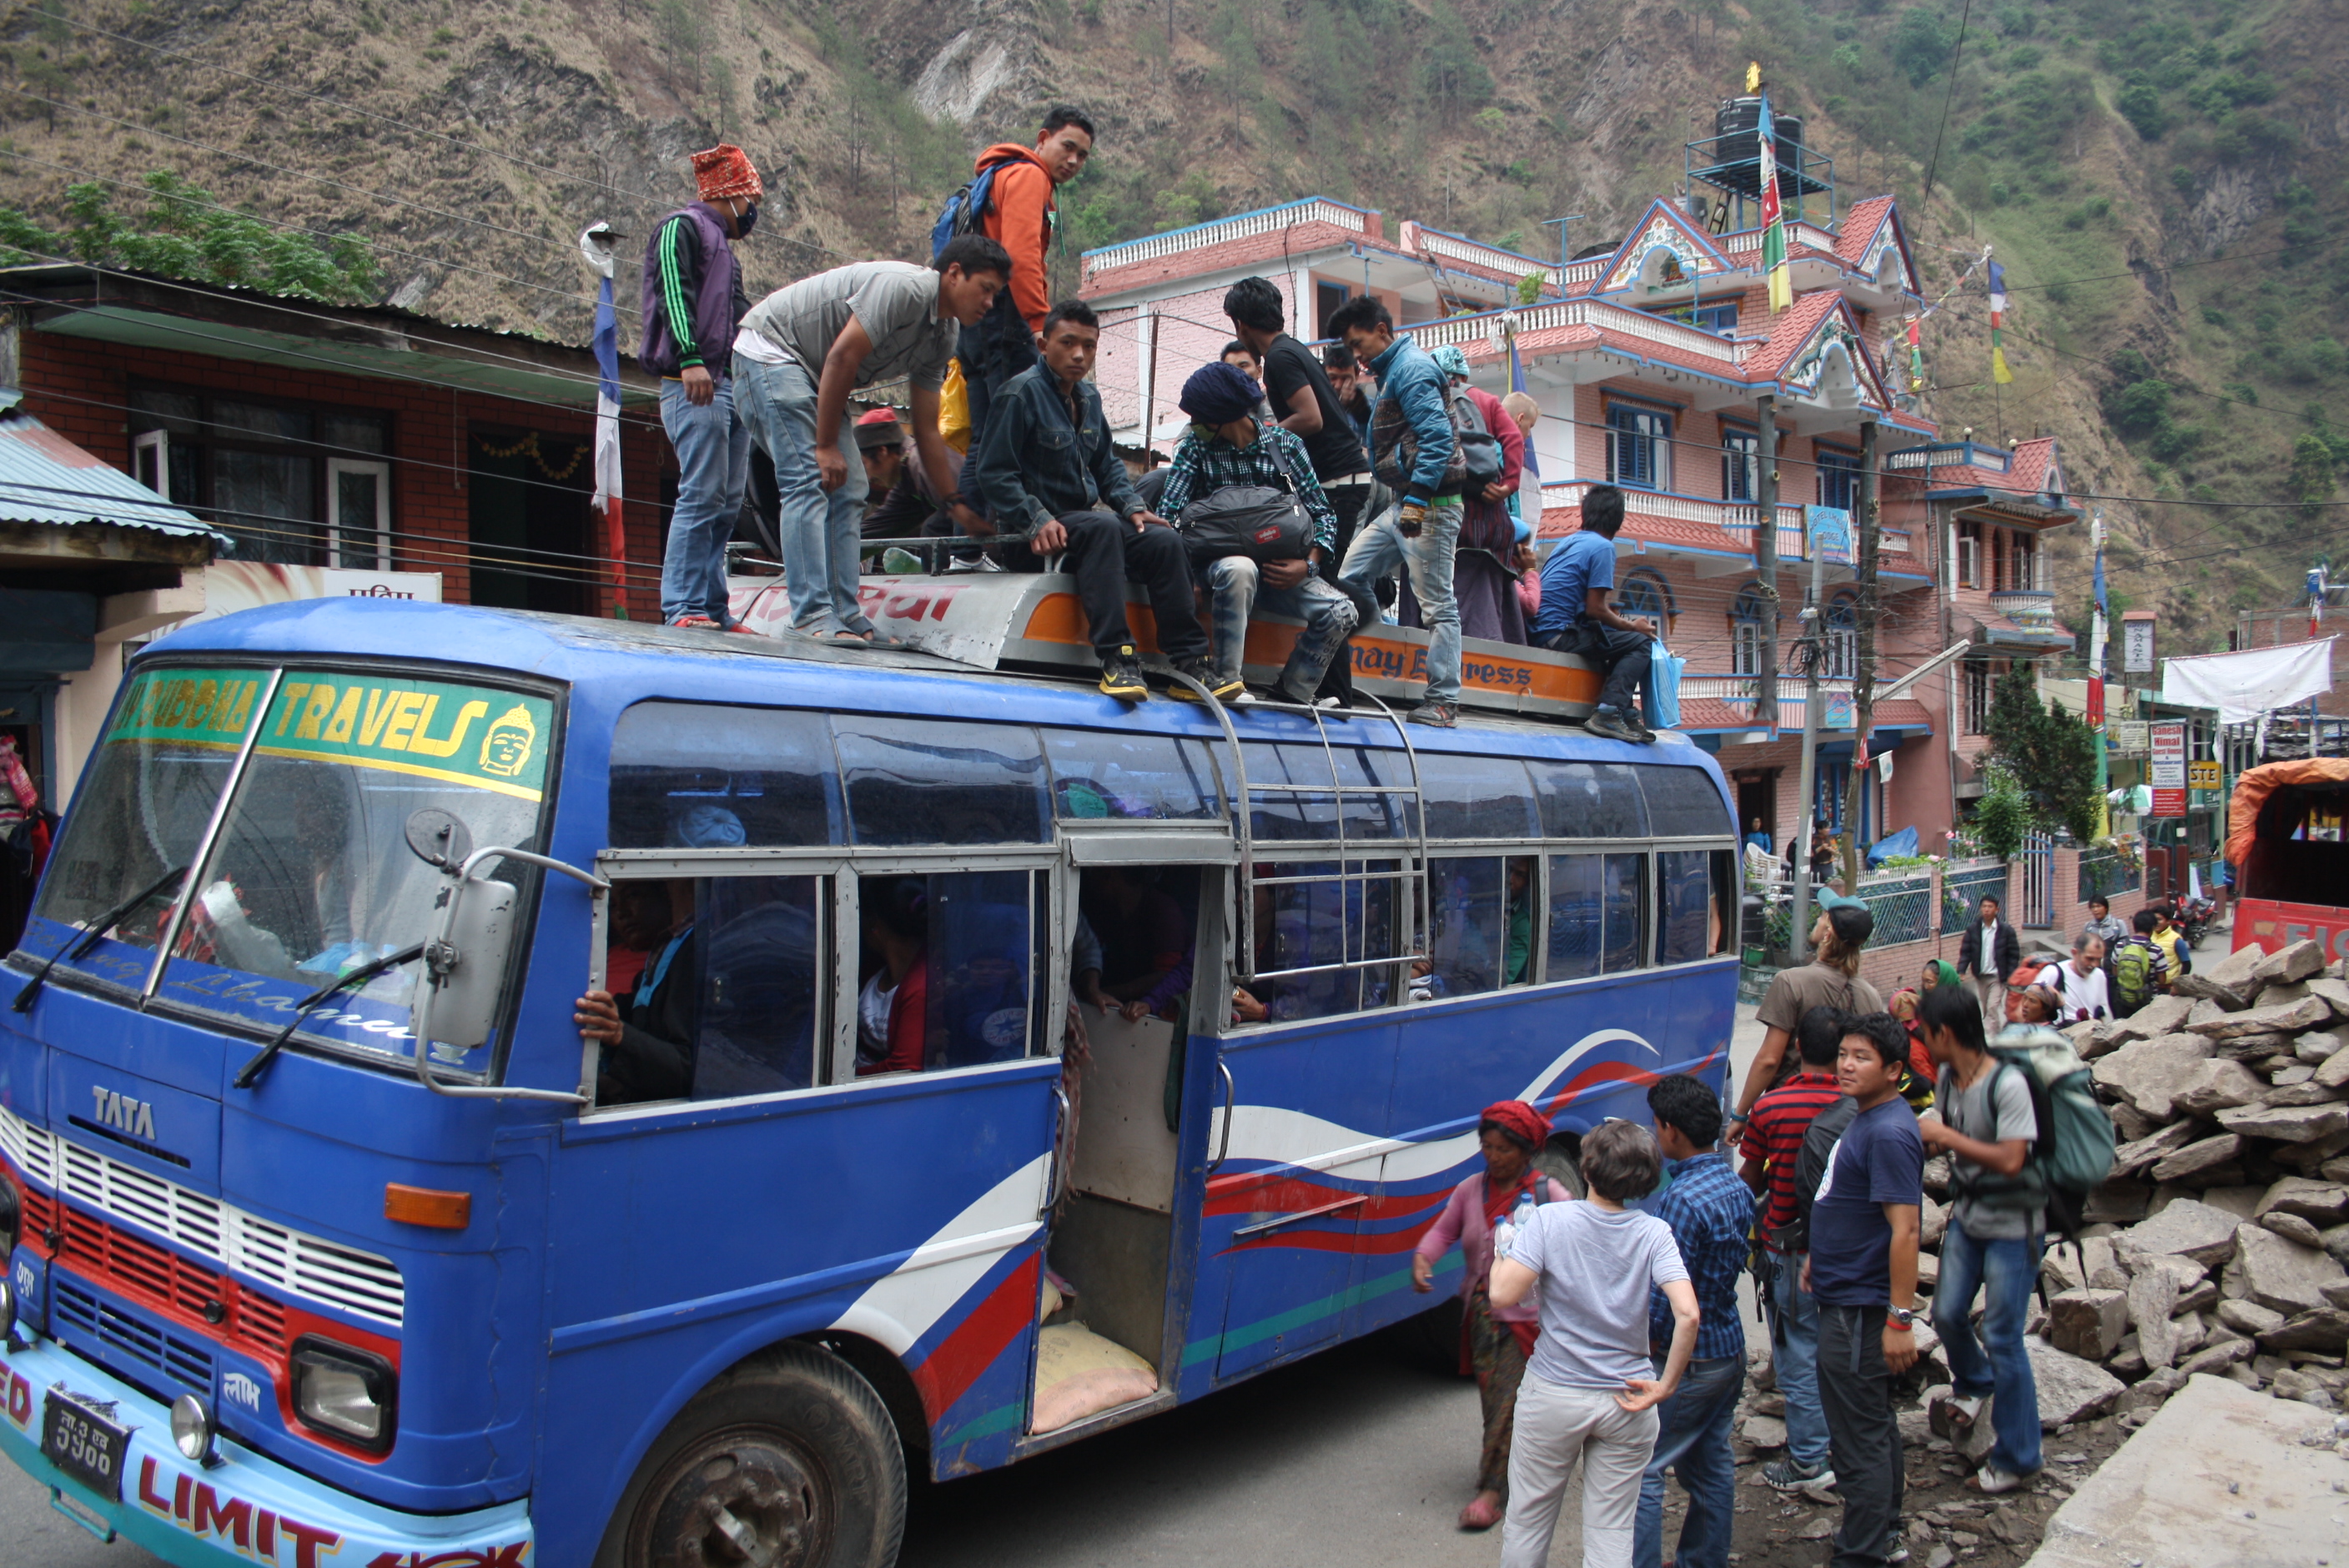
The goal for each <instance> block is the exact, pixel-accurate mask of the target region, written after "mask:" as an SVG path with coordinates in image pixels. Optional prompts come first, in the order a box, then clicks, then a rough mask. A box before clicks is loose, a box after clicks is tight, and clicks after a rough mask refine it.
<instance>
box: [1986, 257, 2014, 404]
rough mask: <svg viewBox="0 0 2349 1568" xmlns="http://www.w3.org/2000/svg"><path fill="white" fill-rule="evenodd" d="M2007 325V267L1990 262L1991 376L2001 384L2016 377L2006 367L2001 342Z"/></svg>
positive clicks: (2004, 351)
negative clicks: (2002, 331) (2002, 329)
mask: <svg viewBox="0 0 2349 1568" xmlns="http://www.w3.org/2000/svg"><path fill="white" fill-rule="evenodd" d="M2004 325H2006V269H2005V268H2004V267H2002V266H2000V265H1999V264H1998V263H1996V262H1992V263H1991V264H1990V378H1991V379H1992V381H1995V382H1997V383H1998V384H2000V385H2001V386H2004V385H2005V384H2006V383H2008V382H2010V381H2013V379H2014V372H2013V371H2012V370H2009V369H2008V368H2007V367H2006V349H2005V347H2004V346H2003V345H2002V343H2001V342H2000V337H2001V335H2002V334H2001V332H2000V328H2002V327H2003V326H2004Z"/></svg>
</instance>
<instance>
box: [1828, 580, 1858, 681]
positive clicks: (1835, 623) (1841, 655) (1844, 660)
mask: <svg viewBox="0 0 2349 1568" xmlns="http://www.w3.org/2000/svg"><path fill="white" fill-rule="evenodd" d="M1826 673H1827V678H1828V679H1829V680H1845V681H1847V680H1854V679H1857V677H1858V675H1859V607H1858V604H1857V601H1855V600H1853V599H1852V598H1851V597H1850V595H1848V594H1847V595H1845V596H1844V597H1842V598H1840V599H1837V600H1836V601H1835V602H1834V603H1830V604H1829V605H1828V606H1827V672H1826Z"/></svg>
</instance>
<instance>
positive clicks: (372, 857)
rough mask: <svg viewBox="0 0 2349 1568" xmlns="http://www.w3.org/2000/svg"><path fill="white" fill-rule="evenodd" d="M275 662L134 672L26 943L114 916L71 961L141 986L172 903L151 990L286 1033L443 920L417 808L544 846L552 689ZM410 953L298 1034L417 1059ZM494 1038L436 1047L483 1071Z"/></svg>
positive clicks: (481, 836)
mask: <svg viewBox="0 0 2349 1568" xmlns="http://www.w3.org/2000/svg"><path fill="white" fill-rule="evenodd" d="M272 679H273V672H271V671H267V670H222V669H204V670H193V669H181V668H166V669H157V670H149V671H145V672H143V673H141V674H140V676H138V677H137V679H136V680H135V682H134V683H133V685H132V686H131V689H130V690H129V693H128V694H127V695H126V696H125V697H124V698H123V701H122V704H121V706H120V707H119V708H118V710H117V712H116V717H115V720H114V723H113V726H112V727H111V728H110V729H109V731H108V733H107V736H106V738H105V740H104V742H103V743H102V745H101V746H100V748H99V752H98V758H97V760H96V762H95V764H94V766H93V769H92V771H91V775H90V778H89V781H88V784H87V785H86V786H85V788H84V790H83V794H82V798H81V799H80V802H79V803H78V806H77V807H76V809H75V811H74V816H73V823H72V827H71V829H70V830H69V831H68V832H67V834H66V836H65V838H64V840H63V841H62V842H61V843H60V844H59V846H58V849H57V862H56V865H55V867H54V868H53V870H52V871H51V872H50V874H49V876H48V878H47V882H46V883H45V885H44V887H43V890H42V894H41V900H40V903H39V904H38V905H37V906H36V909H35V911H34V915H35V920H36V926H34V927H31V928H28V930H27V934H26V947H27V950H28V951H31V952H37V953H39V954H41V955H42V956H44V957H46V956H47V954H50V953H54V952H57V951H58V950H59V949H60V948H61V947H66V944H67V943H69V942H70V943H72V944H74V946H75V947H78V946H79V942H78V939H77V938H76V937H75V934H74V933H75V931H76V930H77V929H78V930H80V931H81V932H83V933H84V934H88V931H89V927H90V926H91V924H92V923H94V922H98V921H100V920H107V921H108V927H107V930H106V931H105V932H103V933H101V934H99V936H100V940H98V941H97V942H95V943H93V944H90V946H89V948H88V951H87V952H86V953H82V954H79V955H78V956H77V955H76V954H75V953H74V951H73V949H72V948H70V947H67V948H66V951H67V956H66V958H65V960H64V961H63V963H61V964H60V965H59V967H60V969H61V970H73V971H76V972H78V973H80V974H81V975H85V976H87V977H88V978H89V979H92V980H94V981H97V982H98V984H100V985H104V986H108V987H119V988H122V989H126V990H131V991H138V990H141V989H143V988H144V987H145V986H146V985H147V984H148V981H149V977H150V973H151V971H152V969H153V965H154V961H155V952H156V948H157V946H158V944H160V943H161V942H163V941H164V940H165V939H166V937H167V935H168V934H170V933H171V931H172V929H173V926H174V923H175V919H176V923H177V932H178V934H177V936H176V937H175V938H172V939H171V940H172V946H171V956H170V960H169V962H168V963H167V964H166V965H165V966H164V968H163V971H162V974H161V975H160V985H159V987H158V989H157V991H156V999H157V1001H158V1002H160V1003H162V1004H165V1005H170V1006H183V1007H189V1008H193V1009H196V1010H199V1011H202V1012H205V1013H209V1014H212V1015H215V1016H221V1017H223V1018H226V1019H230V1020H233V1021H235V1022H238V1023H242V1024H244V1025H247V1026H260V1027H266V1028H269V1029H271V1030H273V1031H274V1030H275V1029H277V1028H282V1027H283V1026H285V1023H286V1022H287V1021H288V1020H289V1019H290V1018H291V1017H293V1016H294V1015H295V1012H296V1011H297V1010H298V1009H299V1007H300V1006H301V1003H302V1000H303V999H304V998H305V997H306V996H308V995H310V994H311V993H312V992H314V991H316V990H317V989H318V988H319V987H321V986H323V985H328V984H331V983H332V982H333V981H334V980H335V979H336V978H338V977H339V976H342V975H348V974H350V973H351V972H352V971H353V970H355V969H357V968H358V967H360V966H362V965H366V964H367V963H369V962H371V961H373V960H375V959H377V958H379V957H383V956H387V955H388V954H392V953H395V952H397V951H398V950H399V949H401V948H404V947H407V946H409V945H410V944H414V943H416V942H419V941H421V940H423V939H425V938H426V937H427V936H429V934H430V932H431V921H432V914H433V902H434V899H435V897H436V895H437V893H438V892H439V890H440V882H441V879H440V872H439V870H438V868H437V867H436V866H434V865H433V864H432V863H430V862H429V861H427V860H426V859H425V858H424V856H423V854H422V853H420V852H419V851H418V850H416V849H414V848H412V847H411V842H410V841H411V838H415V837H418V836H419V835H418V834H411V832H410V824H411V822H415V823H418V824H419V828H420V829H421V830H429V828H430V827H431V826H432V825H434V824H437V823H440V822H443V821H445V820H447V818H446V817H444V816H442V815H440V814H441V813H446V814H447V816H449V817H453V818H455V819H456V820H457V821H459V822H460V823H461V824H462V825H463V829H464V834H463V839H464V840H465V841H470V844H471V846H472V847H475V848H481V847H486V846H490V845H510V846H512V847H515V848H523V849H536V848H538V843H537V837H538V833H539V829H540V819H541V815H542V810H543V794H544V785H545V776H546V757H547V749H548V741H549V738H550V734H551V731H552V728H553V724H554V705H553V703H552V702H551V701H550V700H549V699H548V698H546V697H543V696H535V695H532V694H528V693H520V692H514V691H511V690H503V689H499V688H494V687H491V686H478V685H469V684H460V683H454V682H448V681H435V680H423V679H418V678H415V677H412V676H407V675H404V674H388V673H378V674H374V675H367V674H359V673H354V674H345V673H342V672H338V671H316V670H286V671H285V672H283V674H282V675H279V676H275V690H274V695H273V694H271V692H270V686H271V682H272ZM248 743H250V756H249V757H247V758H245V760H244V761H243V766H242V768H241V769H240V768H239V767H238V758H239V757H240V756H241V755H243V753H244V752H245V751H246V748H247V745H248ZM223 791H226V792H227V806H226V810H224V811H222V810H221V801H222V793H223ZM419 812H429V814H428V815H426V816H424V817H419ZM216 814H217V815H218V816H219V819H220V826H219V830H218V831H217V833H216V834H213V835H212V839H211V842H210V844H209V847H207V845H206V842H205V839H206V833H207V830H208V828H209V827H210V825H211V823H212V820H213V819H214V817H215V815H216ZM426 842H427V843H428V845H429V843H430V842H431V841H430V840H429V838H428V839H427V840H426ZM200 858H201V860H202V863H201V864H197V863H196V862H197V861H198V860H199V859H200ZM488 869H489V870H490V872H491V874H493V875H509V876H511V875H512V873H513V872H521V871H523V870H524V868H521V867H519V866H515V867H509V868H507V869H506V871H505V872H500V871H498V870H497V868H488ZM141 892H145V894H146V896H144V897H143V898H142V897H140V894H141ZM134 900H135V901H136V902H135V903H133V904H132V907H130V908H129V909H120V906H121V905H123V904H124V903H126V902H129V901H134ZM182 902H184V903H185V904H186V908H185V912H184V913H181V910H180V908H179V906H180V905H181V903H182ZM118 911H119V913H118ZM109 916H111V917H112V918H111V919H109ZM41 923H47V924H46V925H43V924H41ZM417 968H418V965H414V964H409V965H401V966H399V967H397V968H394V969H390V970H387V971H386V972H384V973H383V974H381V975H377V976H375V977H374V978H373V979H371V980H368V981H367V982H365V983H363V984H361V985H355V986H353V987H352V988H351V989H350V990H349V991H347V992H346V993H343V994H341V995H337V996H336V997H334V998H331V999H330V1000H329V1001H327V1002H326V1003H323V1004H321V1005H320V1006H318V1007H317V1008H316V1010H314V1011H313V1012H312V1013H311V1014H310V1016H308V1018H307V1019H305V1022H304V1025H303V1027H302V1030H301V1035H302V1037H305V1038H306V1039H310V1040H313V1041H315V1042H316V1043H318V1044H322V1045H325V1046H327V1047H331V1048H336V1049H340V1050H345V1051H357V1052H360V1053H363V1054H366V1055H369V1056H374V1057H387V1056H388V1057H402V1058H404V1057H408V1056H409V1055H411V1054H412V1052H413V1050H414V1046H413V1043H412V1037H410V1036H409V1034H408V1032H407V1022H408V1011H409V1009H408V1002H409V993H410V992H411V991H412V990H413V989H414V986H415V982H416V971H417ZM494 1049H495V1042H494V1041H492V1043H491V1044H490V1045H488V1046H485V1047H481V1050H480V1051H479V1052H475V1053H456V1052H452V1051H447V1050H443V1049H441V1048H440V1047H436V1048H435V1051H434V1055H435V1057H436V1058H439V1059H440V1060H441V1061H442V1062H443V1063H444V1064H445V1065H447V1066H449V1067H450V1068H457V1069H459V1070H460V1071H462V1070H463V1069H464V1068H472V1069H473V1070H475V1071H477V1072H478V1071H481V1070H483V1069H484V1068H485V1065H486V1063H487V1062H488V1061H489V1060H490V1059H491V1058H490V1056H489V1054H488V1053H490V1052H492V1051H494Z"/></svg>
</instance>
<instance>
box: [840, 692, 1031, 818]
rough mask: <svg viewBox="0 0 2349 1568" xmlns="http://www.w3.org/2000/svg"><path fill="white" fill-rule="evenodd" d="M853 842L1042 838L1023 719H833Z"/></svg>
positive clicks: (1029, 740) (844, 717) (1029, 747)
mask: <svg viewBox="0 0 2349 1568" xmlns="http://www.w3.org/2000/svg"><path fill="white" fill-rule="evenodd" d="M832 723H833V738H834V739H835V740H836V741H837V742H838V745H839V748H840V768H841V772H842V774H843V776H844V777H845V778H846V779H847V781H848V816H849V821H850V823H851V824H852V827H853V831H854V842H856V843H859V844H874V845H888V846H896V845H906V844H1040V843H1045V842H1048V841H1050V838H1051V836H1052V819H1051V813H1050V811H1049V810H1046V801H1045V798H1044V782H1045V774H1044V753H1043V749H1042V748H1041V747H1040V746H1039V745H1038V744H1037V740H1036V732H1035V731H1034V730H1032V729H1030V728H1029V727H1026V726H1025V725H1017V724H963V723H958V722H954V721H949V720H942V719H926V718H880V717H869V716H861V715H860V716H853V717H852V716H842V717H834V718H833V721H832Z"/></svg>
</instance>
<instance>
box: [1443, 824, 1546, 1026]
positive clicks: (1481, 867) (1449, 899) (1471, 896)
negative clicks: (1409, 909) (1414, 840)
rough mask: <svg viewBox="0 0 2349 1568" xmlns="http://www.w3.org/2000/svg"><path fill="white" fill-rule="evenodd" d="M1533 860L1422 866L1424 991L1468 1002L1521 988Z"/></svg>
mask: <svg viewBox="0 0 2349 1568" xmlns="http://www.w3.org/2000/svg"><path fill="white" fill-rule="evenodd" d="M1532 884H1533V859H1532V857H1531V856H1526V855H1519V856H1510V857H1503V856H1500V855H1477V856H1458V857H1452V858H1444V857H1438V858H1436V859H1433V860H1431V861H1428V883H1427V888H1428V898H1429V901H1430V903H1432V904H1433V910H1432V911H1431V915H1430V918H1429V920H1428V923H1427V955H1428V959H1429V964H1430V969H1431V977H1432V978H1433V981H1434V982H1435V984H1434V985H1432V986H1430V987H1429V989H1430V990H1431V991H1432V992H1433V995H1436V996H1468V995H1475V994H1476V993H1477V992H1480V991H1497V990H1499V989H1500V988H1501V987H1502V986H1504V985H1522V984H1523V983H1524V982H1525V981H1526V979H1527V978H1529V976H1528V975H1527V970H1528V969H1529V968H1530V967H1531V962H1532V955H1533V886H1532Z"/></svg>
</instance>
